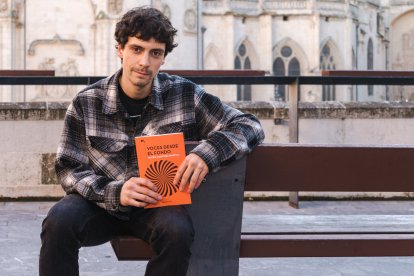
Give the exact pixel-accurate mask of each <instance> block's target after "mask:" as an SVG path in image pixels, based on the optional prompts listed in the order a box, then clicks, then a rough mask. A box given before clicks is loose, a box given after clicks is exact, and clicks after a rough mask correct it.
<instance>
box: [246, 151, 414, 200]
mask: <svg viewBox="0 0 414 276" xmlns="http://www.w3.org/2000/svg"><path fill="white" fill-rule="evenodd" d="M292 163H293V164H292ZM411 164H414V147H413V146H399V147H398V146H395V147H387V146H326V145H324V146H320V145H319V146H315V145H300V146H299V145H294V144H289V145H275V144H263V145H261V146H259V147H257V148H256V149H255V150H254V151H253V152H252V153H251V154H250V155H248V157H247V165H246V185H245V190H246V191H287V192H289V191H312V192H407V191H412V189H413V181H412V179H414V170H412V169H411ZM374 179H375V181H373V180H374Z"/></svg>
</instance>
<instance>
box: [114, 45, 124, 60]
mask: <svg viewBox="0 0 414 276" xmlns="http://www.w3.org/2000/svg"><path fill="white" fill-rule="evenodd" d="M116 48H117V50H116V53H117V55H118V57H119V58H120V59H121V60H122V58H123V52H124V49H123V48H122V46H121V45H120V44H118V46H117V47H116Z"/></svg>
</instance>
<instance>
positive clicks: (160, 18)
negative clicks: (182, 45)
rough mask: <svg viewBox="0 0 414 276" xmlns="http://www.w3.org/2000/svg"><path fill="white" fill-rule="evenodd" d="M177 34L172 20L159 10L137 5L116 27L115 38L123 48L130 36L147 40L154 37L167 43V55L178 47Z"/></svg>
mask: <svg viewBox="0 0 414 276" xmlns="http://www.w3.org/2000/svg"><path fill="white" fill-rule="evenodd" d="M176 34H177V30H176V29H175V28H174V27H173V26H172V25H171V22H170V20H169V19H168V18H167V17H166V16H165V15H164V14H162V13H161V12H160V11H159V10H157V9H154V8H151V7H137V8H134V9H132V10H130V11H128V12H127V13H125V14H124V15H123V16H122V18H121V20H120V21H119V22H118V23H117V24H116V27H115V40H116V42H117V43H118V45H121V47H122V48H124V47H125V44H126V43H127V42H128V38H129V37H137V38H139V39H142V40H145V41H148V40H150V39H151V38H153V39H155V40H156V41H157V42H160V43H165V56H166V55H167V54H168V53H170V52H171V51H172V50H173V49H174V48H175V47H177V44H176V43H174V36H175V35H176Z"/></svg>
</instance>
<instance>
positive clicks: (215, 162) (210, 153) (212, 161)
mask: <svg viewBox="0 0 414 276" xmlns="http://www.w3.org/2000/svg"><path fill="white" fill-rule="evenodd" d="M191 153H195V154H197V155H198V156H200V158H201V159H203V160H204V162H206V164H207V166H208V170H209V172H213V171H215V170H216V169H217V168H218V167H219V166H220V160H221V159H220V154H219V151H218V150H217V148H216V147H215V146H214V145H213V144H211V143H210V142H208V141H204V142H202V143H201V144H200V145H198V146H197V147H195V148H194V149H193V150H192V151H191Z"/></svg>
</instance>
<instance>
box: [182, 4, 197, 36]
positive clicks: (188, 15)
mask: <svg viewBox="0 0 414 276" xmlns="http://www.w3.org/2000/svg"><path fill="white" fill-rule="evenodd" d="M184 26H185V28H186V30H187V31H195V30H196V27H197V14H196V12H195V11H194V10H193V9H188V10H186V11H185V13H184Z"/></svg>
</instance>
